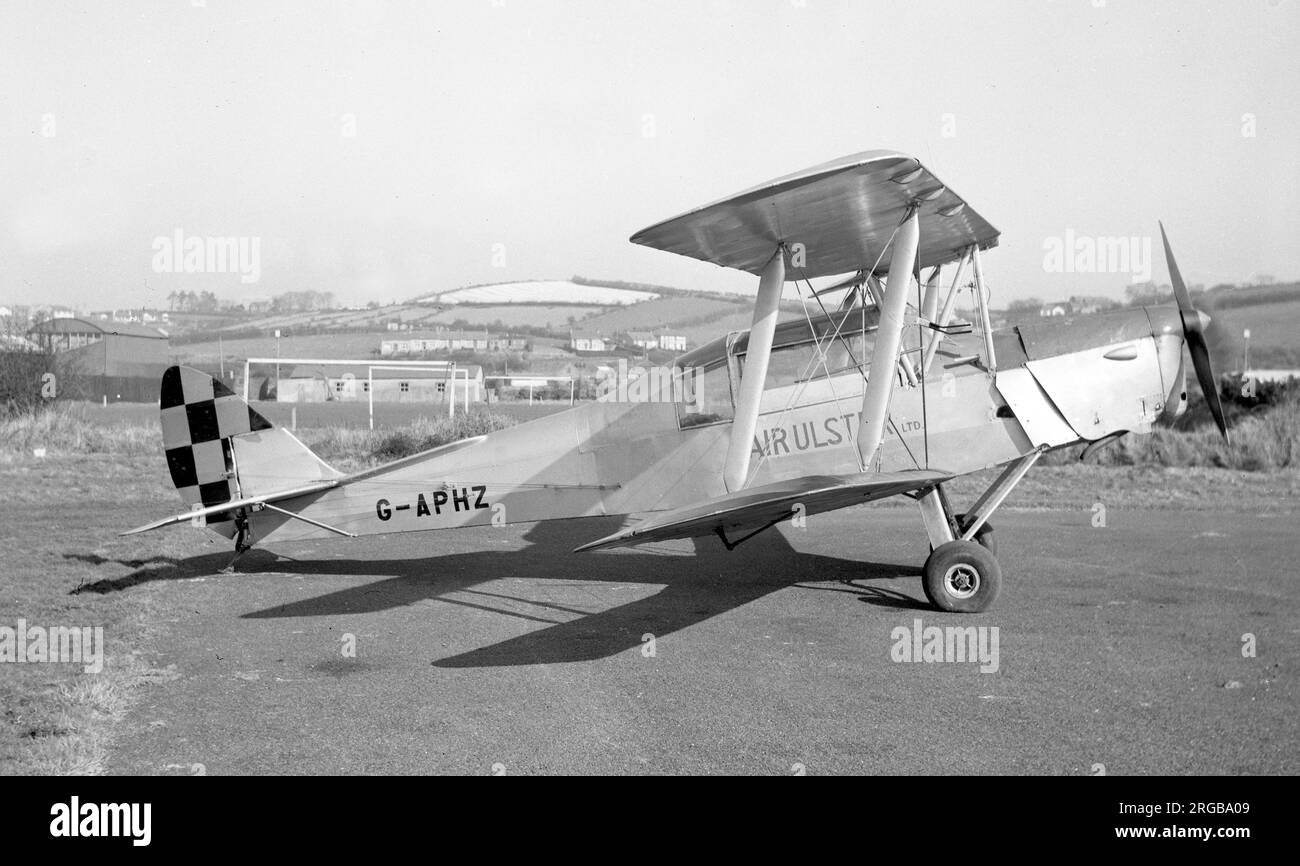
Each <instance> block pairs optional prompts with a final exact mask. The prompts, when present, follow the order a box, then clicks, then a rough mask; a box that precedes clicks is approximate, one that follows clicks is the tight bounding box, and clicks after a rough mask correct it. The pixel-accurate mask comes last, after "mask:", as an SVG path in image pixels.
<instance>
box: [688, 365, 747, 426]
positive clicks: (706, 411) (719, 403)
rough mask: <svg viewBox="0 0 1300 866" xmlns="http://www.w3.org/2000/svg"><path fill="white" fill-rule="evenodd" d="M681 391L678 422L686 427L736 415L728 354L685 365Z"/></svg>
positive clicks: (717, 421) (727, 419) (728, 419)
mask: <svg viewBox="0 0 1300 866" xmlns="http://www.w3.org/2000/svg"><path fill="white" fill-rule="evenodd" d="M678 394H679V396H678V400H677V424H678V426H679V427H681V428H682V429H683V430H684V429H686V428H688V427H702V426H704V425H706V424H720V423H722V422H724V421H732V420H734V419H735V417H736V407H735V402H734V398H733V396H732V393H731V373H730V371H729V370H728V368H727V361H726V359H725V358H723V359H722V360H720V361H716V362H714V363H713V364H710V365H708V366H706V367H688V368H686V369H684V370H683V371H682V373H681V387H680V388H679V389H678Z"/></svg>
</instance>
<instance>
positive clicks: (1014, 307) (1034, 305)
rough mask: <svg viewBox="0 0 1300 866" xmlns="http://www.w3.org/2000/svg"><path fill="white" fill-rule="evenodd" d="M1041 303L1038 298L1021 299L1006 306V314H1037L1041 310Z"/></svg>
mask: <svg viewBox="0 0 1300 866" xmlns="http://www.w3.org/2000/svg"><path fill="white" fill-rule="evenodd" d="M1043 306H1044V304H1043V302H1042V301H1041V300H1040V299H1038V298H1022V299H1020V300H1017V301H1012V302H1011V303H1009V304H1007V312H1008V313H1037V312H1038V311H1039V310H1041V309H1042V308H1043Z"/></svg>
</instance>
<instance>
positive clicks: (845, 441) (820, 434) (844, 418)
mask: <svg viewBox="0 0 1300 866" xmlns="http://www.w3.org/2000/svg"><path fill="white" fill-rule="evenodd" d="M895 423H896V424H897V426H898V429H899V430H900V431H902V432H903V433H913V432H915V433H919V432H920V430H921V426H922V425H921V422H920V421H908V420H903V419H897V420H896V422H895ZM857 428H858V415H857V413H856V412H855V413H849V414H845V415H832V416H831V417H829V418H821V419H818V420H814V421H798V420H796V421H793V422H791V423H788V424H782V425H781V426H778V427H768V428H764V429H762V430H760V431H759V432H758V435H756V436H755V437H754V445H753V447H752V448H751V449H750V450H751V451H752V452H753V453H754V454H755V455H756V456H759V457H781V456H782V455H785V454H794V453H798V452H800V451H815V450H817V449H818V448H833V447H835V446H851V445H853V442H854V437H855V436H856V435H857ZM885 435H886V436H893V435H894V431H893V430H892V429H890V428H889V427H886V428H885Z"/></svg>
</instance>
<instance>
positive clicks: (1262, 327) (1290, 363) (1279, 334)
mask: <svg viewBox="0 0 1300 866" xmlns="http://www.w3.org/2000/svg"><path fill="white" fill-rule="evenodd" d="M1209 313H1210V316H1211V317H1212V319H1213V324H1212V325H1211V327H1212V328H1215V330H1214V331H1213V332H1212V336H1217V337H1218V338H1219V343H1220V345H1217V346H1216V347H1215V348H1216V349H1217V350H1218V357H1220V358H1222V359H1223V360H1222V363H1223V365H1224V366H1225V367H1226V368H1227V369H1232V370H1240V369H1241V361H1242V357H1241V355H1242V349H1243V348H1244V345H1245V341H1244V340H1243V339H1242V331H1243V330H1244V329H1246V328H1249V329H1250V364H1251V367H1254V368H1266V367H1282V368H1287V369H1295V368H1300V345H1297V340H1296V335H1298V334H1300V300H1298V301H1281V302H1276V303H1271V304H1256V305H1254V306H1248V307H1228V308H1226V309H1219V310H1210V311H1209Z"/></svg>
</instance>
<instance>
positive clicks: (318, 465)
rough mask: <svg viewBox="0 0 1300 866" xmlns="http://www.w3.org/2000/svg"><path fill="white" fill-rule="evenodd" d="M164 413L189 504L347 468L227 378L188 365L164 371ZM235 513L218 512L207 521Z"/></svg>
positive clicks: (175, 473)
mask: <svg viewBox="0 0 1300 866" xmlns="http://www.w3.org/2000/svg"><path fill="white" fill-rule="evenodd" d="M159 413H160V420H161V423H162V436H163V450H164V452H165V453H166V456H167V468H168V470H169V471H170V472H171V478H172V483H173V484H174V485H175V486H176V490H177V492H179V493H180V495H181V499H183V500H184V501H185V504H186V505H189V506H191V507H193V506H195V505H202V506H204V507H208V506H213V505H221V504H222V503H225V502H230V501H232V500H236V499H243V498H247V497H250V496H263V495H267V494H271V493H274V492H276V491H277V490H284V489H288V488H292V487H295V486H301V485H302V484H304V483H310V482H313V481H323V480H329V479H333V478H339V477H341V476H342V473H340V472H338V471H336V470H335V469H333V468H331V467H330V466H328V465H327V464H326V463H325V462H324V461H322V460H321V459H320V458H319V457H317V456H316V455H315V454H313V453H312V451H311V449H309V448H308V447H307V446H306V445H303V444H302V443H301V442H299V441H298V439H297V437H295V436H294V435H293V434H292V433H290V432H289V431H287V430H285V429H283V428H281V427H276V426H275V425H274V424H272V423H271V422H270V421H268V420H267V419H266V418H264V417H262V415H260V414H258V413H257V412H256V411H255V410H254V409H253V408H252V407H251V406H249V405H248V404H247V403H245V402H244V401H243V399H242V398H240V397H239V396H238V395H237V394H235V393H234V392H233V391H231V390H230V388H228V387H227V386H226V385H225V384H223V383H222V382H220V381H218V380H216V379H214V378H212V377H211V376H209V375H208V374H206V373H203V372H201V371H199V370H195V369H193V368H191V367H180V366H177V367H169V368H168V369H167V370H166V372H164V373H163V377H162V388H161V397H160V400H159ZM230 519H231V517H230V515H229V514H215V515H211V516H210V517H209V518H208V522H209V523H216V522H220V521H229V520H230Z"/></svg>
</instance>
